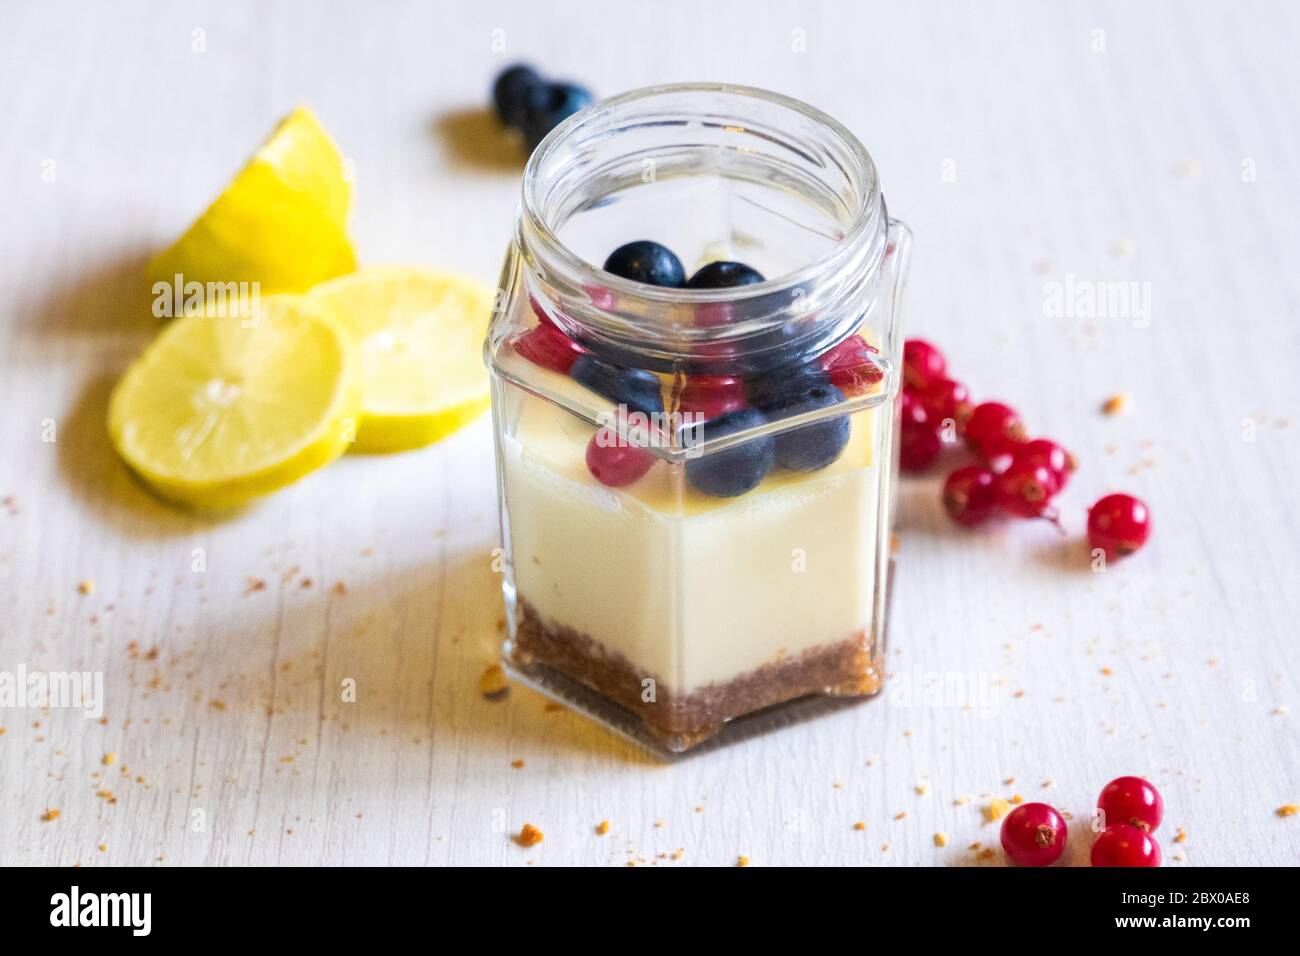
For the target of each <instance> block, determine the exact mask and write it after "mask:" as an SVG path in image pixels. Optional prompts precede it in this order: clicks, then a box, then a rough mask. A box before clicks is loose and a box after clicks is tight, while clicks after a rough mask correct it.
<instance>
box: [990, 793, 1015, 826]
mask: <svg viewBox="0 0 1300 956" xmlns="http://www.w3.org/2000/svg"><path fill="white" fill-rule="evenodd" d="M1010 812H1011V804H1009V803H1007V801H1005V800H1003V799H1002V798H1001V797H994V798H993V799H992V800H990V801H989V804H988V806H986V807H985V808H984V816H985V818H986V819H987V820H988V822H989V823H992V822H993V821H995V820H1001V819H1002V818H1003V817H1005V816H1006V815H1007V814H1008V813H1010Z"/></svg>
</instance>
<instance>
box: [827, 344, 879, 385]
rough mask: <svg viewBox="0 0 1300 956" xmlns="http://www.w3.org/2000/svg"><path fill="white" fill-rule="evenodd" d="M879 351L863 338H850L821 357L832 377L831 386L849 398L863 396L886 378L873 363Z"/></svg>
mask: <svg viewBox="0 0 1300 956" xmlns="http://www.w3.org/2000/svg"><path fill="white" fill-rule="evenodd" d="M875 351H876V349H874V348H873V347H872V346H870V345H868V344H867V340H866V339H864V338H863V337H862V336H860V335H850V336H849V337H848V338H847V339H845V340H844V341H843V342H841V343H840V344H839V345H837V346H835V348H833V349H831V350H830V351H829V352H826V353H825V354H823V355H822V356H821V359H820V361H821V366H822V368H823V369H824V370H825V371H826V374H828V375H829V376H830V377H831V384H832V385H834V386H835V387H836V388H838V389H839V390H840V391H841V392H843V393H844V394H845V395H848V396H850V397H851V396H854V395H861V394H862V393H863V392H865V391H866V390H867V389H869V388H871V386H873V385H877V384H879V383H880V381H881V380H882V379H883V378H884V377H885V373H884V372H882V371H881V369H880V366H879V365H877V364H876V363H875V362H873V361H872V360H871V355H870V353H872V352H875Z"/></svg>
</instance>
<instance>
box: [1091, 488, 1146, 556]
mask: <svg viewBox="0 0 1300 956" xmlns="http://www.w3.org/2000/svg"><path fill="white" fill-rule="evenodd" d="M1150 534H1151V513H1150V512H1149V511H1147V506H1146V505H1145V504H1143V503H1142V502H1141V501H1139V500H1138V499H1137V498H1134V497H1133V496H1132V495H1124V494H1116V495H1107V496H1106V497H1105V498H1102V499H1101V500H1100V501H1098V502H1097V503H1096V504H1095V505H1093V506H1092V507H1091V508H1090V509H1088V547H1090V548H1093V549H1094V550H1095V549H1097V548H1100V549H1101V550H1102V551H1104V552H1105V554H1106V557H1107V558H1108V559H1113V558H1116V557H1122V556H1124V555H1126V554H1132V553H1133V552H1134V551H1136V550H1137V549H1138V548H1140V547H1142V545H1144V544H1146V540H1147V536H1148V535H1150Z"/></svg>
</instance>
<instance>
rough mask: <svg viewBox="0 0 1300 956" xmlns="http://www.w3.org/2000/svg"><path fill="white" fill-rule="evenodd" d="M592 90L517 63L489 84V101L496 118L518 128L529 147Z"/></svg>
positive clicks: (576, 108)
mask: <svg viewBox="0 0 1300 956" xmlns="http://www.w3.org/2000/svg"><path fill="white" fill-rule="evenodd" d="M594 99H595V98H594V97H593V96H592V95H591V91H590V90H588V89H587V88H586V87H584V86H579V85H578V84H577V83H570V82H567V81H548V80H547V79H546V78H545V77H543V76H542V75H541V74H540V73H538V72H537V71H536V70H535V69H533V68H532V67H531V66H528V65H527V64H525V63H516V64H514V65H513V66H509V67H506V69H504V70H502V71H501V72H500V73H499V74H497V78H496V81H495V82H494V83H493V84H492V103H493V106H494V107H495V108H496V114H497V118H498V119H500V120H501V122H502V123H504V124H505V125H506V126H509V127H512V128H514V129H517V130H519V131H520V132H521V133H523V135H524V139H525V140H526V141H527V143H528V148H529V150H530V151H531V150H533V149H536V148H537V144H538V143H540V142H541V141H542V140H543V139H545V138H546V134H547V133H549V132H550V131H551V130H553V129H555V127H556V126H558V125H560V123H561V122H563V121H564V120H566V119H568V118H569V117H570V116H572V115H573V114H574V113H576V112H578V111H579V110H583V109H586V108H587V107H588V106H590V105H591V104H592V103H593V102H594Z"/></svg>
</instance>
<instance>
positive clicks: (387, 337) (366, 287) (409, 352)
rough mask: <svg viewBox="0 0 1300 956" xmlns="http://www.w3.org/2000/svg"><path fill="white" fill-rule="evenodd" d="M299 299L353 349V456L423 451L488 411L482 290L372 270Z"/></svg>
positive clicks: (423, 274) (444, 279) (486, 291)
mask: <svg viewBox="0 0 1300 956" xmlns="http://www.w3.org/2000/svg"><path fill="white" fill-rule="evenodd" d="M307 297H308V298H309V299H311V300H312V301H313V302H316V303H318V304H320V305H322V306H324V307H325V308H327V309H328V310H329V311H330V312H331V313H333V315H334V316H335V317H336V318H337V319H338V320H339V322H340V323H341V324H342V325H343V326H344V327H345V328H347V329H348V331H349V332H350V333H351V335H352V336H353V338H354V340H355V342H356V344H357V346H358V348H359V351H360V353H361V364H362V368H363V369H364V372H363V381H364V386H363V389H362V394H363V396H364V403H363V405H362V410H361V412H362V413H361V425H360V428H359V430H358V432H357V442H356V446H355V447H356V449H357V450H358V451H400V450H402V449H406V448H418V447H419V446H421V445H427V444H429V443H430V442H434V441H437V440H438V439H440V438H443V437H445V436H447V435H448V434H450V433H451V432H453V431H455V430H456V429H457V428H459V427H460V426H462V425H464V424H465V423H466V422H468V421H470V420H471V419H473V418H474V417H476V416H477V415H479V414H480V413H481V412H482V411H483V410H484V409H486V408H487V407H488V404H489V398H488V378H487V372H486V370H485V369H484V367H483V359H482V352H483V338H484V336H485V335H486V334H487V326H488V319H489V318H490V317H491V314H492V303H493V290H492V289H491V288H490V287H489V286H487V285H484V284H483V283H481V282H479V281H477V280H475V279H470V278H467V277H465V276H459V275H454V274H450V273H445V272H433V271H430V270H427V269H420V268H414V267H408V266H373V267H369V268H365V269H362V270H361V271H359V272H357V273H355V274H353V275H348V276H343V277H341V278H338V279H334V280H332V281H330V282H326V283H324V284H322V285H319V286H317V287H316V288H314V289H312V290H311V292H310V293H308V296H307Z"/></svg>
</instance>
